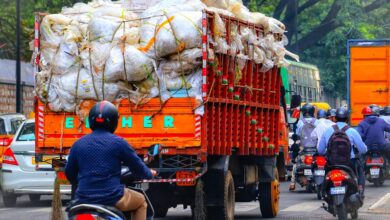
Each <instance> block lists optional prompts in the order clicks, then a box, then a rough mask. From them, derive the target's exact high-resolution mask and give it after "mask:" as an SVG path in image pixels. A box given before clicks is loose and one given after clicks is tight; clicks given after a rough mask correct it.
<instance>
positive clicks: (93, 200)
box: [65, 101, 155, 220]
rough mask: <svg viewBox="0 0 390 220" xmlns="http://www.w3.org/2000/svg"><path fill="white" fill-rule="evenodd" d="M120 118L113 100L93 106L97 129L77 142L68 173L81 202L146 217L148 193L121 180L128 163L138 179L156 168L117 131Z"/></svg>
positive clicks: (91, 118)
mask: <svg viewBox="0 0 390 220" xmlns="http://www.w3.org/2000/svg"><path fill="white" fill-rule="evenodd" d="M118 118H119V115H118V111H117V109H116V107H115V106H114V105H113V104H111V103H110V102H107V101H102V102H99V103H97V104H96V105H95V106H94V107H93V108H92V109H91V111H90V112H89V123H90V126H91V129H92V130H93V131H92V133H91V134H88V135H85V136H84V137H82V138H80V139H79V140H78V141H76V142H75V143H74V145H73V146H72V148H71V151H70V154H69V157H68V163H67V165H66V168H65V173H66V176H67V178H68V179H69V181H70V182H71V183H72V186H75V185H77V190H76V193H75V197H76V198H75V199H76V200H77V203H80V204H81V203H83V204H99V205H108V206H115V207H116V208H118V209H120V210H121V211H132V212H133V213H132V214H133V217H132V219H134V220H144V219H146V210H147V203H146V201H145V197H144V196H143V195H142V194H141V193H138V192H136V191H133V190H130V189H128V188H126V187H125V186H124V185H122V184H121V183H120V176H121V167H122V164H123V165H126V166H128V167H129V169H130V170H131V171H132V173H133V175H134V176H135V177H136V178H138V179H151V178H153V174H155V171H152V170H150V169H149V168H148V167H146V165H145V164H144V163H143V161H142V160H141V159H140V157H138V155H137V154H136V152H135V151H134V150H133V149H132V148H131V146H130V145H129V144H128V143H127V142H126V141H125V140H123V139H122V138H120V137H118V136H116V135H115V134H113V133H114V131H115V129H116V127H117V124H118ZM152 173H153V174H152ZM72 188H73V187H72Z"/></svg>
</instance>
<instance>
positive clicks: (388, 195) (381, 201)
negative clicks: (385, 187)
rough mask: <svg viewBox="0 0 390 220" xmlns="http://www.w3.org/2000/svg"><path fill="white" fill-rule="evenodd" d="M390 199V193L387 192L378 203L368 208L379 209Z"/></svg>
mask: <svg viewBox="0 0 390 220" xmlns="http://www.w3.org/2000/svg"><path fill="white" fill-rule="evenodd" d="M389 200H390V193H387V194H386V195H384V196H383V197H382V198H380V199H379V200H378V201H377V202H376V203H374V204H373V205H372V206H370V208H368V210H374V209H377V208H378V207H380V206H382V205H384V204H386V203H387V202H388V201H389Z"/></svg>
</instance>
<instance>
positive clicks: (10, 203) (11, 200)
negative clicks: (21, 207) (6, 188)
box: [3, 193, 16, 207]
mask: <svg viewBox="0 0 390 220" xmlns="http://www.w3.org/2000/svg"><path fill="white" fill-rule="evenodd" d="M3 202H4V206H5V207H14V206H15V205H16V195H15V194H12V193H10V194H3Z"/></svg>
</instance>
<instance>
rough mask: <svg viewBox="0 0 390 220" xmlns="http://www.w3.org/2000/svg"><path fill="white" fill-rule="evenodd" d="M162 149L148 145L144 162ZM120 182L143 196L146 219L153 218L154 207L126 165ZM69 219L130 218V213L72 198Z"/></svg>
mask: <svg viewBox="0 0 390 220" xmlns="http://www.w3.org/2000/svg"><path fill="white" fill-rule="evenodd" d="M161 150H162V147H161V145H159V144H155V145H152V146H151V147H149V149H148V153H147V155H145V156H144V162H145V163H147V164H148V163H150V162H151V161H152V160H153V158H154V157H156V156H158V155H160V153H161ZM121 183H122V184H124V185H125V186H127V187H128V188H129V189H131V190H135V191H137V192H139V193H141V194H143V195H144V196H145V199H146V203H147V204H148V208H147V216H146V217H147V220H153V219H154V209H153V206H152V203H151V202H150V200H149V198H148V196H147V195H146V193H145V191H144V190H143V188H142V186H141V184H140V183H139V182H137V181H136V179H135V177H134V175H133V174H132V172H131V171H130V169H129V168H128V167H122V170H121ZM66 212H68V217H69V220H78V219H91V220H92V219H96V220H97V219H99V220H130V219H131V213H129V212H126V213H124V212H122V211H120V210H118V209H117V208H115V207H111V206H105V205H96V204H79V203H78V202H77V200H72V201H71V202H70V203H69V205H68V206H67V208H66Z"/></svg>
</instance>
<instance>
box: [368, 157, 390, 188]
mask: <svg viewBox="0 0 390 220" xmlns="http://www.w3.org/2000/svg"><path fill="white" fill-rule="evenodd" d="M365 162H366V163H365V173H366V179H367V180H368V181H369V182H370V183H374V186H381V185H382V184H383V183H384V182H385V180H386V179H388V178H389V171H390V170H389V162H388V161H387V160H386V159H385V157H384V156H383V155H382V153H381V152H380V151H379V150H370V151H368V152H367V154H366V160H365Z"/></svg>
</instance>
